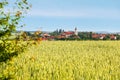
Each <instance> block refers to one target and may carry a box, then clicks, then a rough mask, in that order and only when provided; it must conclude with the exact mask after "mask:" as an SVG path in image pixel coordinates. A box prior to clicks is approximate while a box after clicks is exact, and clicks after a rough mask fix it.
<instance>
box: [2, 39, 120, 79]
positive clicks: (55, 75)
mask: <svg viewBox="0 0 120 80" xmlns="http://www.w3.org/2000/svg"><path fill="white" fill-rule="evenodd" d="M119 43H120V41H43V42H42V43H41V44H39V45H34V46H31V47H29V49H28V50H27V51H25V52H24V53H23V54H20V55H19V56H18V57H14V58H12V59H11V60H10V61H8V62H7V63H1V65H0V74H1V76H5V77H10V78H13V80H120V61H119V60H120V44H119Z"/></svg>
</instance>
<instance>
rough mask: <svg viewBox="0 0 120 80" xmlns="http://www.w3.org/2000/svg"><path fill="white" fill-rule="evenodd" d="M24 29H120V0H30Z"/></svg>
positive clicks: (113, 30)
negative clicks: (29, 8) (30, 5)
mask: <svg viewBox="0 0 120 80" xmlns="http://www.w3.org/2000/svg"><path fill="white" fill-rule="evenodd" d="M28 1H29V2H30V3H31V4H32V8H31V10H30V11H29V12H28V14H27V15H26V16H25V18H24V19H23V22H24V23H25V24H26V26H25V27H23V28H21V29H22V30H27V31H30V30H31V31H33V30H42V31H54V30H56V29H61V28H62V29H64V30H66V31H69V30H74V28H75V27H77V28H78V31H108V32H120V5H119V4H120V0H28Z"/></svg>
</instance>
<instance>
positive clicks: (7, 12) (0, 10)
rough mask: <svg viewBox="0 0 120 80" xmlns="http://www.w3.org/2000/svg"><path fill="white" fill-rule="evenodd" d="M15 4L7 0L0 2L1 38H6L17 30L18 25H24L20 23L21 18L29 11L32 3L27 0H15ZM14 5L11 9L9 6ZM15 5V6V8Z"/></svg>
mask: <svg viewBox="0 0 120 80" xmlns="http://www.w3.org/2000/svg"><path fill="white" fill-rule="evenodd" d="M13 2H14V4H12V3H10V2H9V1H7V0H2V1H1V2H0V39H1V40H6V39H7V38H8V37H9V36H10V35H11V32H13V31H15V30H16V28H17V27H19V26H22V25H21V24H19V21H20V19H21V18H22V17H23V16H24V13H25V12H27V10H28V9H29V7H30V5H29V4H28V2H27V0H13ZM10 5H12V6H11V7H10V8H12V9H10V8H9V7H8V6H10ZM14 7H15V8H14Z"/></svg>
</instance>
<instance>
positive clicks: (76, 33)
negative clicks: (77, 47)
mask: <svg viewBox="0 0 120 80" xmlns="http://www.w3.org/2000/svg"><path fill="white" fill-rule="evenodd" d="M74 33H75V35H78V32H77V28H76V27H75V32H74Z"/></svg>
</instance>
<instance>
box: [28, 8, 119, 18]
mask: <svg viewBox="0 0 120 80" xmlns="http://www.w3.org/2000/svg"><path fill="white" fill-rule="evenodd" d="M27 16H42V17H73V18H74V17H83V18H91V17H92V18H113V19H114V18H115V19H116V18H120V11H118V10H115V9H97V8H96V9H95V8H94V9H92V8H85V9H79V10H42V9H40V10H39V9H34V10H31V11H30V12H29V14H27Z"/></svg>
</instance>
